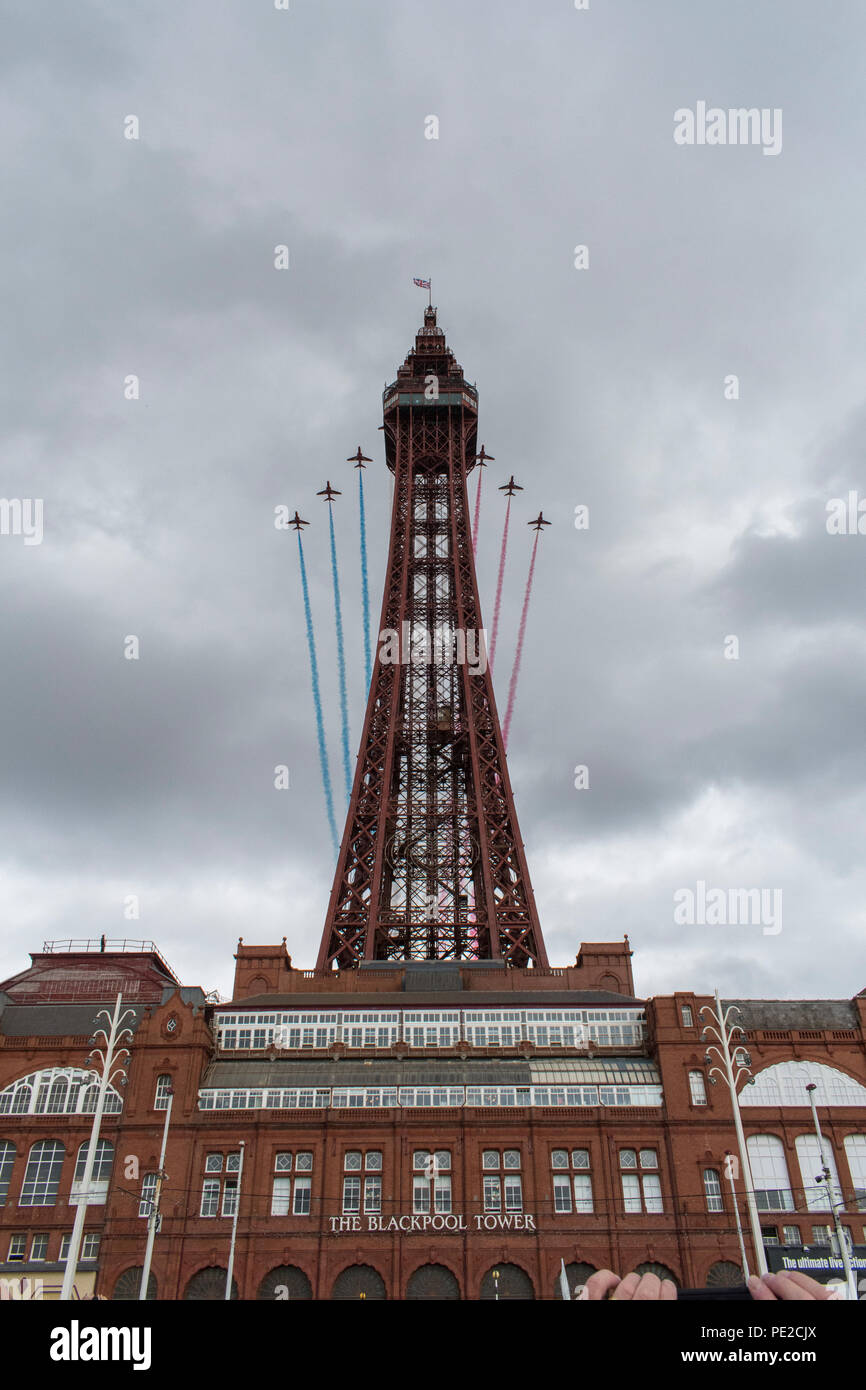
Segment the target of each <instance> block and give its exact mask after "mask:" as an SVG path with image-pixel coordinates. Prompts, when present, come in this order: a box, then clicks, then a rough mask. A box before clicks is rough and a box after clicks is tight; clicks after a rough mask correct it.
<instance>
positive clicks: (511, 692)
mask: <svg viewBox="0 0 866 1390" xmlns="http://www.w3.org/2000/svg"><path fill="white" fill-rule="evenodd" d="M540 534H541V532H540V531H536V533H535V540H534V541H533V543H532V559H531V560H530V561H529V575H528V578H527V580H526V593H525V594H524V595H523V612H522V613H521V614H520V627H519V629H518V632H517V651H516V652H515V653H514V670H513V671H512V672H511V684H510V685H509V687H508V707H507V709H506V711H505V723H504V724H503V725H502V742H503V744H504V745H505V747H506V748H507V747H508V730H509V729H510V727H511V716H512V714H513V713H514V696H515V695H516V693H517V677H518V676H519V675H520V659H521V657H522V656H523V639H524V637H525V636H526V615H527V613H528V612H529V595H530V594H531V593H532V576H533V574H534V573H535V554H536V551H537V550H538V537H539V536H540Z"/></svg>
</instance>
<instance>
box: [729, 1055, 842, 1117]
mask: <svg viewBox="0 0 866 1390" xmlns="http://www.w3.org/2000/svg"><path fill="white" fill-rule="evenodd" d="M810 1081H814V1083H815V1085H816V1086H817V1090H816V1091H815V1103H816V1105H830V1106H834V1107H836V1106H840V1105H848V1106H855V1105H857V1106H863V1105H866V1086H864V1085H863V1083H862V1082H860V1081H855V1080H854V1078H853V1077H852V1076H848V1075H846V1073H845V1072H842V1071H837V1069H836V1068H835V1067H828V1066H826V1065H825V1064H824V1063H823V1062H776V1063H774V1064H773V1066H771V1067H764V1068H762V1070H761V1071H759V1072H758V1073H757V1075H756V1076H755V1084H754V1085H753V1086H746V1087H745V1089H744V1090H743V1094H742V1096H741V1097H740V1105H791V1106H802V1107H803V1109H804V1110H806V1111H807V1113H808V1109H809V1093H808V1092H807V1090H806V1084H807V1082H810ZM804 1118H805V1116H804Z"/></svg>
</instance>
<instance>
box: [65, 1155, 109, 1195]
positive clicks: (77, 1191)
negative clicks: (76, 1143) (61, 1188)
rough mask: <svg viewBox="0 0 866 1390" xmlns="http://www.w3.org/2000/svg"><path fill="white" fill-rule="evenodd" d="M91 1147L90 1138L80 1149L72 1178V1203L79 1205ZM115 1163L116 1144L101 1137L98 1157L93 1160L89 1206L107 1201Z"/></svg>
mask: <svg viewBox="0 0 866 1390" xmlns="http://www.w3.org/2000/svg"><path fill="white" fill-rule="evenodd" d="M89 1148H90V1140H89V1139H88V1140H86V1141H85V1143H83V1144H82V1145H81V1147H80V1149H79V1150H78V1157H77V1159H76V1160H75V1175H74V1177H73V1179H72V1190H71V1192H70V1194H69V1202H70V1205H73V1206H77V1205H78V1199H79V1197H80V1196H81V1193H82V1191H83V1188H84V1169H85V1167H86V1164H87V1151H88V1149H89ZM113 1164H114V1145H113V1144H112V1143H111V1142H110V1140H108V1139H100V1140H98V1141H97V1145H96V1158H95V1159H94V1161H93V1172H92V1173H91V1178H90V1193H89V1195H88V1198H87V1205H88V1206H95V1205H99V1204H101V1203H103V1202H105V1200H106V1198H107V1197H108V1180H109V1178H110V1177H111V1169H112V1167H113Z"/></svg>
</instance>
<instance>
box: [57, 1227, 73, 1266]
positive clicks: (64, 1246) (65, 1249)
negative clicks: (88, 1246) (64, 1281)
mask: <svg viewBox="0 0 866 1390" xmlns="http://www.w3.org/2000/svg"><path fill="white" fill-rule="evenodd" d="M71 1244H72V1233H71V1232H69V1233H67V1234H66V1235H65V1236H61V1237H60V1255H59V1260H60V1263H61V1264H62V1263H63V1261H64V1260H65V1259H67V1258H68V1256H69V1247H70V1245H71Z"/></svg>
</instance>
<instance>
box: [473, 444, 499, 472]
mask: <svg viewBox="0 0 866 1390" xmlns="http://www.w3.org/2000/svg"><path fill="white" fill-rule="evenodd" d="M475 458H476V461H477V462H478V463H480V464H481V467H482V468H486V467H487V461H488V459H489V460H490V462H491V463H492V462H493V460H494V455H493V454H485V452H484V445H483V444H482V445H481V453H480V454H476V455H475Z"/></svg>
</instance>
